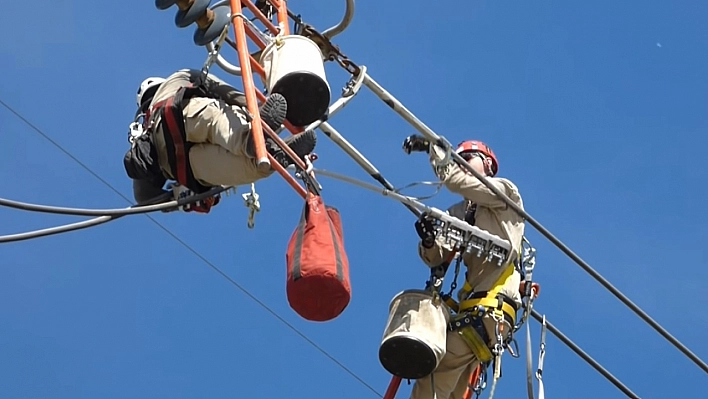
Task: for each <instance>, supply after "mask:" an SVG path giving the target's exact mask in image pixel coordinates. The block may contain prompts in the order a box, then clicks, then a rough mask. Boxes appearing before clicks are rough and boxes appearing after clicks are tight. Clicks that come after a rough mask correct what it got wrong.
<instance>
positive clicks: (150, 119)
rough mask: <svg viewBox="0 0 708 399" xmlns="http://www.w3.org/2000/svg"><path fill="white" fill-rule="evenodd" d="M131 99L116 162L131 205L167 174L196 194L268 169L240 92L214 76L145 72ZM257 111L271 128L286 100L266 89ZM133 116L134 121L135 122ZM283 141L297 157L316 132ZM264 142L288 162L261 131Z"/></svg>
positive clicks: (249, 179) (153, 191) (154, 192)
mask: <svg viewBox="0 0 708 399" xmlns="http://www.w3.org/2000/svg"><path fill="white" fill-rule="evenodd" d="M137 104H138V111H137V112H136V121H135V122H134V123H133V124H132V125H131V135H130V141H131V149H130V150H129V151H128V152H127V153H126V155H125V158H124V165H125V168H126V172H127V173H128V175H129V176H130V177H131V178H132V179H133V192H134V196H135V199H136V201H137V202H138V204H142V203H145V202H146V201H148V200H149V199H151V198H154V197H155V196H158V195H160V194H162V193H164V192H165V191H164V190H163V188H162V187H163V185H164V184H165V182H166V181H167V180H174V181H176V182H178V183H179V184H180V185H182V186H185V187H187V188H189V189H190V190H192V191H193V192H195V193H201V192H205V191H207V190H209V189H210V188H212V187H215V186H239V185H244V184H250V183H253V182H255V181H258V180H260V179H263V178H266V177H269V176H270V175H271V174H272V173H273V171H274V170H273V169H270V170H266V171H261V170H259V169H258V168H257V165H256V161H255V146H254V143H253V139H252V135H251V117H250V115H249V113H248V108H247V105H246V100H245V96H244V94H243V93H241V92H239V91H238V90H236V89H235V88H233V87H232V86H230V85H228V84H227V83H225V82H224V81H223V80H221V79H219V78H217V77H215V76H214V75H211V74H209V75H206V74H203V73H202V71H199V70H194V69H183V70H179V71H177V72H175V73H173V74H172V75H170V76H168V77H167V78H160V77H151V78H147V79H145V80H144V81H143V82H142V83H141V85H140V88H139V89H138V93H137ZM259 111H260V115H261V119H262V120H263V122H265V123H266V124H268V126H269V127H270V128H271V129H273V130H275V129H278V128H279V127H280V126H281V124H282V123H283V121H284V119H285V115H286V113H287V103H286V101H285V98H284V97H283V96H282V95H280V94H278V93H274V94H271V95H270V96H268V98H267V99H266V101H265V102H264V103H263V105H261V107H260V110H259ZM139 116H142V117H143V123H142V124H138V123H137V119H138V117H139ZM284 141H285V143H286V144H287V145H288V146H289V147H290V148H291V149H292V150H293V151H294V152H295V154H297V155H298V156H299V157H301V158H303V157H304V156H305V155H307V154H309V153H311V152H312V151H313V150H314V148H315V144H316V136H315V133H314V131H313V130H308V131H306V132H303V133H300V134H297V135H294V136H291V137H288V138H286V139H285V140H284ZM265 143H266V150H267V151H268V152H269V153H270V154H271V155H272V156H273V157H274V158H275V159H276V160H277V161H278V162H279V163H280V164H281V165H283V167H287V166H289V164H290V163H291V162H292V160H290V159H289V157H288V156H287V155H286V154H285V152H284V151H283V150H282V149H281V148H280V147H278V145H277V144H276V143H275V141H274V140H272V139H271V138H270V137H265ZM207 211H208V209H207Z"/></svg>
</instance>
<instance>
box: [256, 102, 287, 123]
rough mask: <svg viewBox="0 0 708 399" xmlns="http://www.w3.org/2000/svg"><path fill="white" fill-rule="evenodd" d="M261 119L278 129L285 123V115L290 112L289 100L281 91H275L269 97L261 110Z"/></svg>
mask: <svg viewBox="0 0 708 399" xmlns="http://www.w3.org/2000/svg"><path fill="white" fill-rule="evenodd" d="M259 112H260V114H261V120H262V121H263V122H265V123H266V124H267V125H268V126H269V127H270V128H271V129H273V130H276V129H278V128H279V127H280V125H282V124H283V121H284V120H285V116H286V115H287V113H288V102H287V101H286V100H285V97H283V95H282V94H280V93H273V94H271V95H270V96H268V99H267V100H266V102H265V103H263V105H262V106H261V108H260V110H259Z"/></svg>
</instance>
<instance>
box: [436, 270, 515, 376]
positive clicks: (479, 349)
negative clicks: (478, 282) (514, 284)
mask: <svg viewBox="0 0 708 399" xmlns="http://www.w3.org/2000/svg"><path fill="white" fill-rule="evenodd" d="M513 273H514V264H513V263H509V264H508V265H507V266H506V267H505V269H504V271H503V272H502V273H501V275H500V276H499V278H497V280H496V281H495V282H494V285H493V287H492V289H490V290H489V291H487V293H486V295H485V296H484V297H481V298H471V299H466V300H463V301H461V302H460V303H457V301H455V300H454V299H452V298H447V300H446V302H447V304H448V306H450V308H451V309H452V310H454V311H455V313H457V316H456V317H454V319H453V320H452V322H451V325H453V326H454V325H455V324H456V323H459V322H460V321H462V320H469V318H470V314H469V313H467V312H468V311H472V312H470V313H471V314H472V316H471V317H478V316H477V315H475V313H477V312H475V311H474V310H475V307H479V306H483V307H485V308H486V309H489V312H491V313H495V314H497V315H498V316H501V317H503V316H504V315H506V316H507V317H509V318H511V320H516V310H515V309H514V307H513V306H512V305H510V304H508V303H506V302H503V301H500V299H499V298H498V297H497V295H498V294H499V292H500V291H501V289H502V287H503V286H504V282H505V281H506V279H507V278H509V277H510V276H511V275H512V274H513ZM462 290H463V291H464V292H472V286H470V284H469V282H467V281H465V284H464V286H463V288H462ZM500 302H501V306H500ZM512 323H513V322H512ZM465 324H466V323H465ZM456 331H457V333H458V334H460V336H461V337H462V339H463V340H464V341H465V342H466V343H467V345H468V346H469V347H470V349H472V352H473V353H474V354H475V356H476V357H477V359H479V360H480V361H481V362H483V363H485V362H488V361H490V360H492V356H493V355H492V352H491V351H490V349H489V347H488V343H487V342H484V340H483V339H482V337H481V336H480V334H479V333H478V332H477V331H476V330H475V329H474V327H472V326H469V325H468V326H465V327H462V328H459V329H457V330H456Z"/></svg>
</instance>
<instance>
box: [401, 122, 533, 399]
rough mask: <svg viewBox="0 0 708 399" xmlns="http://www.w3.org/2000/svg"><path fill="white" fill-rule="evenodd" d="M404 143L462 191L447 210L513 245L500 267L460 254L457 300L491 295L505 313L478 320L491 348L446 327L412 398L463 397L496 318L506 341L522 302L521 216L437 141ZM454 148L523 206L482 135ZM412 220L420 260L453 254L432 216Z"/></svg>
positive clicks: (435, 261)
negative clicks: (441, 352) (437, 355)
mask: <svg viewBox="0 0 708 399" xmlns="http://www.w3.org/2000/svg"><path fill="white" fill-rule="evenodd" d="M403 148H404V151H405V152H406V153H411V152H416V151H420V152H427V153H429V154H430V161H431V165H432V166H433V169H434V171H435V173H436V174H437V175H438V177H439V178H440V180H441V181H442V183H443V184H444V185H445V187H446V188H447V189H448V190H450V191H451V192H453V193H456V194H460V195H461V196H462V197H463V200H462V201H460V202H458V203H456V204H454V205H452V206H451V207H450V208H449V209H448V210H447V212H448V213H449V214H450V215H452V216H454V217H456V218H458V219H461V220H465V221H466V222H467V223H469V224H471V225H473V226H477V227H478V228H480V229H482V230H486V231H487V232H489V233H492V234H495V235H497V236H499V237H501V238H503V239H505V240H508V241H509V242H511V245H512V253H511V254H510V255H511V256H510V257H509V259H510V260H509V262H508V263H507V264H504V265H502V267H499V266H498V265H497V263H496V262H495V261H493V262H489V261H487V260H485V259H483V258H480V257H477V256H476V253H474V251H473V253H471V254H469V255H465V256H463V261H464V263H465V265H466V266H467V273H466V274H465V276H466V279H465V280H466V283H465V285H464V287H463V288H462V289H461V290H460V291H459V292H458V294H457V300H458V301H459V304H460V305H462V304H463V303H469V299H470V298H477V299H476V300H477V301H486V302H485V303H486V304H489V303H492V302H489V301H490V299H495V300H496V303H499V304H500V305H499V309H503V310H504V312H501V313H500V311H497V312H496V314H497V315H499V314H503V315H504V317H503V318H500V317H497V318H496V319H495V318H494V317H490V316H491V314H490V313H488V314H486V315H484V316H482V317H480V318H479V320H478V325H477V326H476V329H477V331H478V332H479V335H478V336H480V337H483V338H484V339H483V341H486V344H487V349H489V352H486V351H485V348H482V349H479V348H477V349H476V350H474V349H473V348H472V345H471V344H470V342H469V341H466V340H465V339H464V338H463V335H462V334H458V333H454V332H452V331H448V334H447V348H446V349H447V351H446V354H445V356H444V357H443V359H442V360H441V362H440V364H439V365H438V367H437V368H436V370H435V372H434V373H433V376H432V378H431V377H424V378H421V379H418V380H416V383H415V385H414V386H413V390H412V393H411V399H427V398H433V397H434V396H433V392H434V393H435V395H437V396H435V397H436V398H437V399H462V397H463V395H464V393H465V391H466V389H467V386H468V382H469V378H470V375H471V374H472V372H473V371H474V370H475V369H476V368H477V366H478V365H480V363H482V366H483V367H486V366H489V364H490V360H489V358H488V355H489V354H490V353H491V352H492V348H494V345H495V344H496V343H497V341H498V340H497V339H496V336H497V330H496V328H497V325H498V323H501V324H502V325H501V330H502V334H501V335H502V338H503V342H504V343H506V342H508V339H509V338H510V337H509V335H508V332H509V331H511V328H512V327H513V324H514V322H515V317H516V311H517V310H518V309H519V307H520V306H521V295H520V293H519V284H520V280H521V275H520V273H519V270H518V261H516V260H518V259H519V254H520V252H521V248H522V239H523V235H524V220H523V218H522V217H520V216H519V215H518V214H517V213H516V212H515V211H514V210H512V209H511V208H509V206H507V204H506V203H505V202H504V201H503V200H502V199H501V198H500V197H498V196H497V195H496V194H495V193H494V192H493V191H492V190H490V189H489V188H488V187H487V186H485V185H484V183H483V182H482V181H480V180H479V179H478V178H477V177H475V176H474V175H473V174H471V173H469V172H468V171H467V170H466V169H464V168H462V167H461V166H460V165H458V164H457V163H456V162H455V161H454V160H452V159H451V157H449V154H448V156H446V153H445V151H444V149H442V148H441V147H440V146H438V145H435V144H431V143H430V142H428V141H427V140H426V139H425V138H424V137H421V136H418V135H414V136H411V137H408V138H407V139H406V141H405V142H404V145H403ZM456 152H457V153H458V154H459V155H460V156H461V157H462V158H464V159H465V160H466V161H467V163H468V164H469V165H470V166H471V167H472V168H474V170H476V171H477V172H479V174H481V175H483V176H485V178H486V180H487V181H488V182H491V183H492V184H493V185H494V186H496V188H497V189H498V190H499V191H501V192H503V193H505V194H506V196H507V197H509V198H510V199H511V200H512V201H513V202H514V203H516V204H517V205H518V206H519V207H521V208H522V209H523V202H522V200H521V196H520V195H519V191H518V189H517V187H516V185H515V184H514V183H512V182H511V181H510V180H508V179H505V178H500V177H497V173H498V172H499V162H498V160H497V157H496V155H495V154H494V152H493V151H492V149H491V148H489V146H487V145H486V144H485V143H483V142H481V141H475V140H469V141H464V142H462V143H460V144H459V145H458V147H457V149H456ZM415 225H416V230H417V232H418V234H419V236H420V238H421V240H420V243H419V244H418V252H419V255H420V257H421V259H422V260H423V262H424V263H425V264H426V265H428V266H429V267H436V266H439V265H441V264H443V263H445V262H448V261H449V260H450V259H451V255H454V253H453V252H452V248H450V247H449V246H447V245H446V244H445V243H444V240H442V237H439V238H436V237H435V236H434V233H433V231H432V224H431V223H430V221H429V220H427V219H426V218H424V217H423V218H421V219H419V220H418V221H417V222H416V223H415ZM459 310H460V312H457V314H462V311H463V310H464V309H459ZM500 319H501V321H500ZM485 333H486V335H485ZM475 351H477V352H475ZM483 352H486V354H485V353H483ZM478 358H481V359H478ZM480 360H482V361H480ZM433 385H434V387H433Z"/></svg>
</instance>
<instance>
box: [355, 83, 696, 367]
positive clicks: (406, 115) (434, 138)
mask: <svg viewBox="0 0 708 399" xmlns="http://www.w3.org/2000/svg"><path fill="white" fill-rule="evenodd" d="M363 84H364V85H365V86H366V87H368V88H369V89H370V90H371V91H372V92H374V94H376V96H377V97H379V98H380V99H381V100H382V101H383V102H384V103H385V104H386V105H388V106H389V108H391V109H392V110H393V111H394V112H396V113H397V114H398V115H399V116H401V117H402V118H403V119H404V120H405V121H406V122H408V123H409V124H410V125H411V126H413V127H415V128H416V130H418V131H419V132H420V133H421V134H423V135H424V136H425V137H426V138H427V139H428V140H430V141H431V144H435V145H438V146H440V147H441V148H442V149H443V150H444V151H446V159H445V160H449V158H452V159H454V160H455V161H456V162H457V164H458V165H460V167H461V168H463V169H465V170H466V171H468V172H469V173H471V174H472V175H473V176H474V177H476V178H477V179H479V180H480V181H481V182H482V183H483V184H484V185H485V186H487V187H488V188H489V189H490V190H491V191H492V192H493V193H494V194H496V195H497V196H498V197H499V198H500V199H502V200H503V201H504V203H506V204H507V205H508V206H509V207H510V208H511V209H513V210H514V211H515V212H516V213H517V214H518V215H519V216H521V217H523V218H524V219H525V220H526V221H527V222H529V224H531V225H532V226H533V227H535V228H536V230H538V231H539V232H540V233H541V234H542V235H543V236H545V237H546V238H547V239H548V240H549V241H551V242H552V243H553V244H554V245H555V246H556V247H557V248H559V249H560V250H561V251H562V252H563V253H565V254H566V255H567V256H568V257H570V258H571V259H572V260H573V261H574V262H575V263H577V264H578V265H579V266H580V267H581V268H582V269H583V270H585V271H586V272H587V273H588V274H590V275H591V276H592V277H593V278H594V279H595V280H596V281H598V282H599V283H600V284H601V285H602V286H604V287H605V288H606V289H607V290H609V291H610V292H611V293H612V294H613V295H614V296H615V297H617V298H618V299H619V300H620V301H621V302H622V303H623V304H625V305H626V306H627V307H629V308H630V309H631V310H632V311H633V312H634V313H635V314H637V315H638V316H639V317H640V318H641V319H642V320H644V322H646V323H647V324H649V325H650V326H651V327H652V328H653V329H654V330H655V331H656V332H658V333H659V334H660V335H661V336H662V337H664V338H665V339H666V340H667V341H669V342H670V343H671V344H672V345H674V347H676V348H677V349H678V350H679V351H680V352H681V353H683V354H684V355H685V356H686V357H688V358H689V359H690V360H692V361H693V362H694V363H695V364H696V365H697V366H698V367H700V368H701V369H702V370H703V371H704V372H706V373H708V364H706V363H705V362H704V361H703V360H701V359H700V358H699V357H698V356H696V354H694V353H693V352H692V351H691V350H689V349H688V347H686V346H685V345H684V344H683V343H681V342H680V341H679V340H678V339H676V338H675V337H674V336H673V335H671V334H670V333H669V332H668V331H667V330H666V329H665V328H664V327H662V326H661V325H660V324H659V323H657V322H656V321H655V320H654V319H652V318H651V317H650V316H649V315H648V314H647V313H646V312H644V311H643V310H642V309H641V308H639V306H637V305H636V304H635V303H634V302H632V301H631V300H630V299H629V298H628V297H627V296H626V295H624V294H623V293H622V292H621V291H620V290H618V289H617V288H615V287H614V286H613V285H612V284H610V282H609V281H607V280H606V279H605V278H604V277H603V276H602V275H600V273H598V272H597V271H595V269H593V268H592V267H591V266H590V265H589V264H588V263H587V262H585V261H584V260H583V259H582V258H580V256H578V255H577V254H576V253H575V252H573V251H572V250H571V249H570V248H569V247H568V246H567V245H565V243H563V242H562V241H561V240H559V239H558V238H557V237H556V236H554V235H553V234H552V233H551V232H550V231H549V230H548V229H546V228H545V227H544V226H543V225H542V224H541V223H539V222H538V221H537V220H536V219H534V218H533V217H532V216H531V215H530V214H529V213H528V212H526V211H525V210H524V209H522V208H521V207H520V206H519V205H517V204H516V203H514V202H513V201H512V200H511V199H510V198H509V197H508V196H507V195H506V194H505V193H503V192H501V190H499V188H497V187H496V186H494V184H492V183H491V182H490V181H489V180H488V179H487V178H486V177H485V176H483V175H482V174H481V173H479V172H478V171H476V170H474V169H473V168H472V166H470V165H469V164H468V163H467V161H465V160H464V159H463V158H462V157H461V156H460V155H459V154H457V153H456V152H454V151H452V149H453V148H454V146H453V145H452V143H450V141H449V140H447V139H446V138H445V137H444V136H439V135H438V134H437V133H435V132H434V131H433V130H432V129H431V128H430V127H428V126H427V125H425V124H424V123H423V122H422V121H421V120H420V119H418V118H417V117H416V116H415V115H414V114H413V113H412V112H411V111H410V110H408V109H407V108H406V107H405V106H404V105H403V104H402V103H401V102H400V101H399V100H398V99H397V98H396V97H394V96H393V95H391V93H389V92H388V91H387V90H386V89H384V87H383V86H381V85H380V84H379V83H378V82H376V81H375V80H374V79H372V78H371V77H370V76H369V75H365V76H364V79H363ZM430 148H431V149H432V148H433V145H431V146H430Z"/></svg>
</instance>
